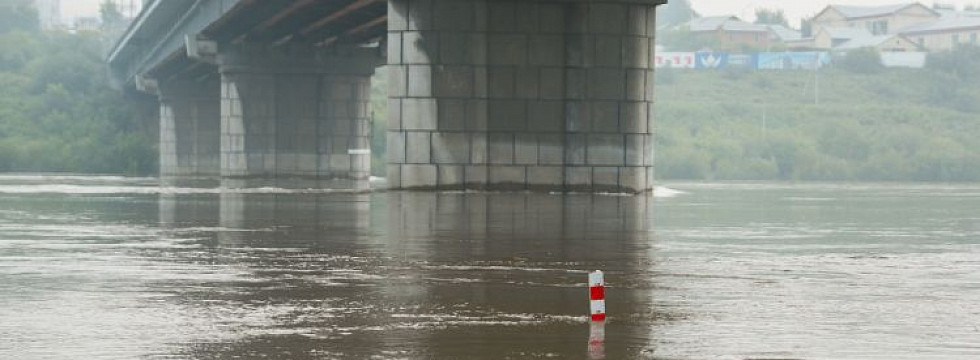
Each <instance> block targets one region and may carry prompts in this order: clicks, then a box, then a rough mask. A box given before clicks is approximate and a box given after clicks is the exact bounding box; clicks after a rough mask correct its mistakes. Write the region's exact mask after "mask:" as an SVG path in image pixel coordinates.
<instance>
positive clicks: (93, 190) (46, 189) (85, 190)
mask: <svg viewBox="0 0 980 360" xmlns="http://www.w3.org/2000/svg"><path fill="white" fill-rule="evenodd" d="M372 191H373V190H370V189H312V188H311V189H284V188H276V187H260V188H222V187H218V188H187V187H159V186H85V185H67V184H51V185H0V193H2V194H79V195H118V194H127V195H155V194H363V193H370V192H372Z"/></svg>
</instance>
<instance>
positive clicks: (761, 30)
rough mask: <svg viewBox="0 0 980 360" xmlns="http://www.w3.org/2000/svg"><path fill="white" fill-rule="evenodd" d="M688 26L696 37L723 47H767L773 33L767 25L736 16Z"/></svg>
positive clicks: (706, 20)
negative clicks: (743, 19) (746, 20)
mask: <svg viewBox="0 0 980 360" xmlns="http://www.w3.org/2000/svg"><path fill="white" fill-rule="evenodd" d="M683 26H686V27H687V29H688V30H690V31H691V34H693V35H694V36H696V37H699V38H702V39H705V40H715V41H716V42H717V43H718V45H719V46H721V47H734V46H739V45H749V46H756V47H766V46H769V45H770V44H771V43H772V40H773V32H772V30H771V29H770V28H769V26H767V25H759V24H753V23H748V22H745V21H742V20H740V19H739V18H737V17H735V16H712V17H702V18H697V19H694V20H691V21H690V22H688V23H687V24H685V25H683Z"/></svg>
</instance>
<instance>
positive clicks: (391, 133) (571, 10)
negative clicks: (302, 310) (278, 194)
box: [110, 0, 661, 192]
mask: <svg viewBox="0 0 980 360" xmlns="http://www.w3.org/2000/svg"><path fill="white" fill-rule="evenodd" d="M659 2H661V1H657V0H604V1H591V0H389V1H379V0H342V1H341V0H335V1H326V0H294V1H257V0H237V1H236V0H223V1H220V0H211V1H208V0H204V1H196V2H194V1H189V0H169V1H158V2H157V4H155V5H152V6H151V8H150V9H149V10H150V11H149V13H148V14H144V16H143V17H144V18H143V19H141V20H140V23H139V24H137V26H136V27H134V29H130V34H129V35H128V37H127V38H124V41H123V42H121V43H120V45H119V46H117V48H116V49H115V50H114V52H113V55H112V56H111V57H110V66H112V68H113V69H114V73H115V74H116V75H117V76H118V77H120V78H124V79H126V81H127V82H130V83H134V84H135V85H136V86H137V87H138V88H140V89H142V90H145V91H149V92H153V93H155V94H157V95H158V96H159V99H160V105H161V106H160V173H161V175H162V176H209V177H222V178H273V179H275V178H313V179H332V178H343V179H360V180H363V179H367V177H368V176H369V171H370V151H369V148H370V146H369V144H370V141H369V140H370V136H371V114H370V113H369V98H370V78H371V76H372V75H373V73H374V69H375V68H376V67H377V66H380V65H382V64H384V63H385V54H386V57H387V64H388V65H389V67H388V73H389V79H388V81H389V89H388V91H389V94H388V95H389V102H388V131H387V143H388V163H389V166H388V177H389V183H390V184H391V186H392V187H393V188H400V189H430V190H431V189H434V190H449V189H457V190H458V189H501V190H543V191H614V192H642V191H647V190H649V189H651V188H652V185H653V150H652V132H653V121H652V115H653V111H652V100H653V66H652V64H651V59H652V58H653V56H652V53H653V50H654V49H653V37H654V29H655V6H656V5H658V4H659ZM171 13H172V14H177V15H179V18H180V19H181V20H180V21H178V24H177V25H176V26H174V27H172V28H168V27H167V25H165V24H167V22H165V21H154V20H153V18H152V16H153V15H154V14H171ZM159 16H163V15H159ZM154 26H156V28H154ZM159 33H166V34H168V35H166V38H165V39H164V40H162V41H154V42H147V44H156V46H154V47H152V48H151V47H148V46H147V47H143V46H141V45H140V44H141V43H140V41H139V38H140V36H141V34H159ZM149 36H150V35H143V37H144V38H147V39H148V38H149Z"/></svg>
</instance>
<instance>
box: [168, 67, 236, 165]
mask: <svg viewBox="0 0 980 360" xmlns="http://www.w3.org/2000/svg"><path fill="white" fill-rule="evenodd" d="M219 86H220V83H219V81H218V80H217V79H216V78H215V79H212V80H204V81H201V82H198V81H193V80H190V79H172V80H169V81H167V82H164V83H161V84H159V85H158V89H157V93H158V96H159V99H160V175H161V176H162V177H178V176H179V177H217V176H219V175H221V171H220V167H219V164H220V160H219V159H220V154H221V148H220V146H219V143H218V136H219V134H220V125H221V112H220V108H219V104H220V98H219V96H218V95H219V92H218V89H219Z"/></svg>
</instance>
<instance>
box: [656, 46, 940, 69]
mask: <svg viewBox="0 0 980 360" xmlns="http://www.w3.org/2000/svg"><path fill="white" fill-rule="evenodd" d="M654 61H655V65H656V67H657V68H658V69H659V68H672V69H695V70H711V69H726V68H740V69H752V70H814V69H818V68H823V67H825V66H828V65H830V64H831V63H832V57H831V54H830V52H826V51H795V52H793V51H790V52H759V53H753V54H733V53H726V52H709V51H701V52H659V53H656V54H655V55H654ZM881 62H882V64H883V65H885V66H886V67H906V68H922V67H925V63H926V53H922V52H882V53H881Z"/></svg>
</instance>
